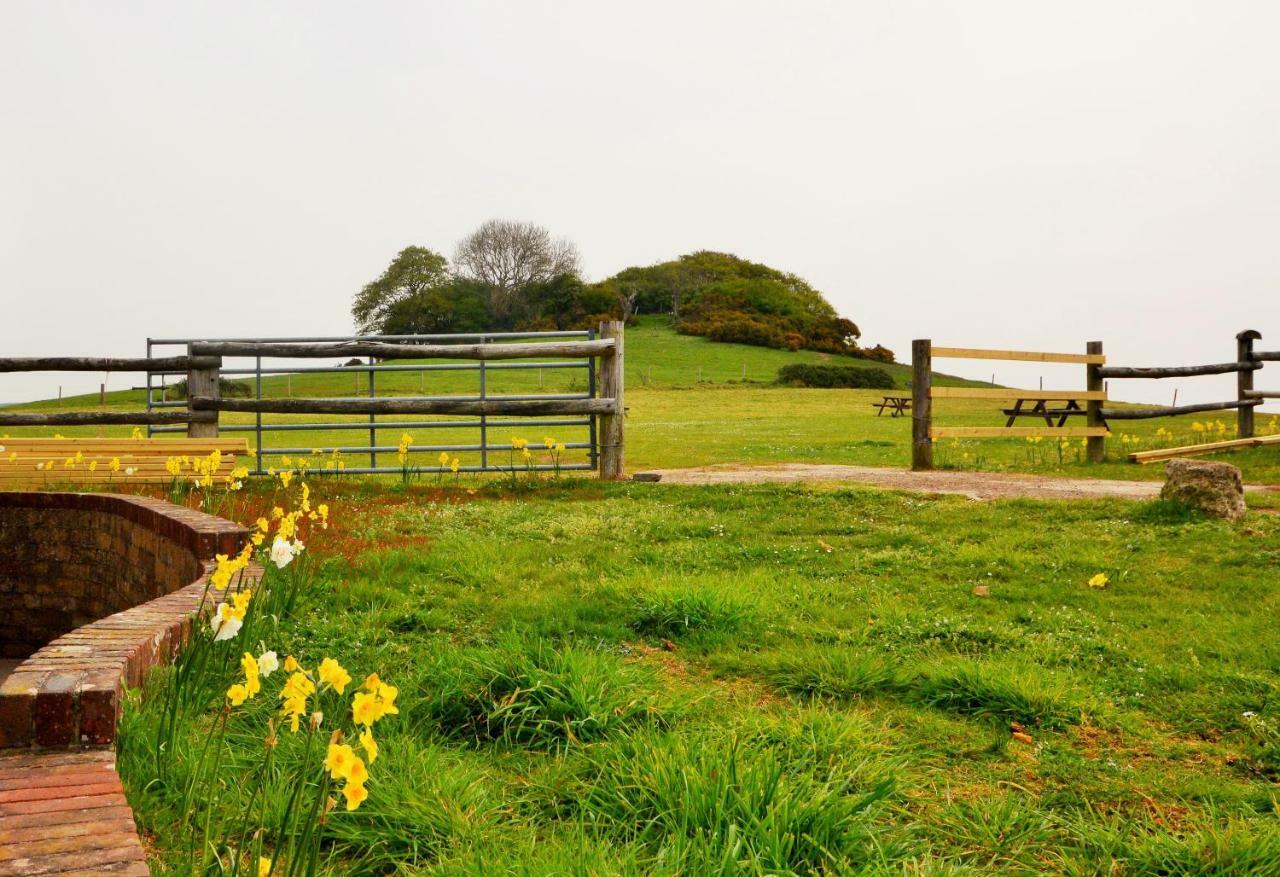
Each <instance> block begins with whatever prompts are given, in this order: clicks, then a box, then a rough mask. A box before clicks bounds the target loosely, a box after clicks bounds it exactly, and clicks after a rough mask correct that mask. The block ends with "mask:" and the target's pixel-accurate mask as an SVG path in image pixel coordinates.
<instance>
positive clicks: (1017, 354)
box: [932, 347, 1107, 365]
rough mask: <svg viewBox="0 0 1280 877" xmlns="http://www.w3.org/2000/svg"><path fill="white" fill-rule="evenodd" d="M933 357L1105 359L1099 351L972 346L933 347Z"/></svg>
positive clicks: (1093, 361) (1087, 362)
mask: <svg viewBox="0 0 1280 877" xmlns="http://www.w3.org/2000/svg"><path fill="white" fill-rule="evenodd" d="M932 353H933V357H934V359H938V358H939V357H946V358H947V359H1009V360H1017V361H1021V362H1072V363H1076V364H1078V365H1090V364H1093V365H1098V364H1101V363H1104V362H1106V361H1107V357H1106V356H1105V355H1104V354H1101V353H1039V352H1037V351H1033V350H979V349H977V348H972V347H934V348H933V350H932Z"/></svg>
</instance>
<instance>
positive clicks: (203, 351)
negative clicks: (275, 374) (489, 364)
mask: <svg viewBox="0 0 1280 877" xmlns="http://www.w3.org/2000/svg"><path fill="white" fill-rule="evenodd" d="M616 346H617V345H616V342H615V341H614V339H612V338H600V339H597V340H595V341H543V342H539V343H531V344H387V343H383V342H380V341H357V342H354V343H348V344H269V343H257V342H253V341H198V342H196V343H194V344H192V345H191V351H192V353H195V354H198V355H202V356H204V355H208V356H275V357H288V358H328V357H343V356H347V357H351V356H372V357H374V358H377V359H478V360H495V359H533V358H537V357H541V356H549V357H570V358H572V357H580V356H607V355H609V354H611V353H613V351H614V349H615V348H616Z"/></svg>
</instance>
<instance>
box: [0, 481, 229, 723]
mask: <svg viewBox="0 0 1280 877" xmlns="http://www.w3.org/2000/svg"><path fill="white" fill-rule="evenodd" d="M247 535H248V534H247V531H246V530H245V529H244V528H243V527H240V526H238V525H236V524H233V523H231V522H230V521H225V520H223V519H221V518H215V517H213V516H212V515H206V514H204V513H202V512H197V511H193V510H191V509H187V508H183V507H180V506H176V505H172V504H171V503H167V502H164V501H161V500H154V499H150V498H147V497H137V496H119V495H113V494H101V493H4V492H0V607H3V611H0V653H2V656H3V657H5V658H18V659H24V660H22V661H21V663H19V664H18V665H17V667H16V668H15V669H13V670H12V672H10V673H9V675H8V677H7V678H6V679H4V681H3V682H2V683H0V746H9V747H12V746H29V745H31V744H33V743H34V744H35V745H38V746H44V747H68V746H77V745H94V744H98V745H101V744H104V743H110V742H112V741H113V740H114V739H115V726H116V721H117V720H118V718H119V711H120V691H121V688H122V686H123V685H125V684H128V685H133V686H136V685H139V684H140V683H141V681H142V677H143V674H144V673H145V670H146V669H147V667H149V666H151V665H152V664H154V663H156V662H157V661H161V660H166V659H168V658H169V657H170V655H171V654H172V653H173V650H174V649H175V648H176V647H177V646H178V644H179V643H180V642H181V641H182V638H183V636H184V635H185V632H186V630H187V627H186V625H189V624H190V618H191V615H192V613H193V612H194V611H195V610H196V609H197V607H198V606H199V603H200V599H201V597H202V596H203V594H204V592H205V581H206V580H205V576H206V575H207V574H208V573H209V572H210V568H211V566H212V560H213V557H214V555H215V554H218V553H222V554H234V553H235V552H236V551H238V550H239V549H240V546H241V545H243V544H244V540H245V538H246V537H247Z"/></svg>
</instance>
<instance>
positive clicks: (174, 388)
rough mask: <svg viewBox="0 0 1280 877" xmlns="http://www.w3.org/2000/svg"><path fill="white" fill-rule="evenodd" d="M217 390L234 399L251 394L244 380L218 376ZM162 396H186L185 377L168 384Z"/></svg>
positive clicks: (174, 397)
mask: <svg viewBox="0 0 1280 877" xmlns="http://www.w3.org/2000/svg"><path fill="white" fill-rule="evenodd" d="M218 392H219V394H220V395H221V396H222V398H224V399H235V398H237V397H239V398H242V399H247V398H248V397H249V396H252V395H253V392H252V391H251V390H250V389H249V385H248V384H247V383H246V382H244V381H233V380H231V379H230V378H218ZM164 397H165V398H166V399H185V398H187V379H186V378H183V379H182V380H180V381H178V382H177V383H176V384H170V385H169V386H168V387H166V388H165V391H164Z"/></svg>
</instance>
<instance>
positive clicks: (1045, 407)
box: [1003, 396, 1087, 427]
mask: <svg viewBox="0 0 1280 877" xmlns="http://www.w3.org/2000/svg"><path fill="white" fill-rule="evenodd" d="M1050 402H1055V403H1061V405H1062V407H1060V408H1050V407H1049V403H1050ZM1028 403H1034V404H1032V405H1031V407H1030V408H1025V407H1023V406H1025V405H1027V404H1028ZM1003 413H1004V414H1005V415H1006V416H1007V417H1008V418H1009V419H1008V420H1007V421H1005V424H1004V425H1005V426H1006V427H1008V426H1013V425H1014V423H1016V422H1017V420H1018V418H1019V417H1038V418H1044V422H1045V425H1046V426H1054V425H1055V424H1054V422H1053V421H1054V419H1055V418H1056V419H1057V421H1058V422H1057V424H1056V425H1057V426H1066V425H1067V418H1070V417H1084V416H1085V414H1086V413H1087V412H1086V411H1085V410H1084V408H1083V407H1081V405H1080V403H1079V402H1078V401H1077V400H1075V399H1042V398H1040V397H1038V396H1020V397H1018V398H1017V399H1016V400H1015V401H1014V403H1013V407H1012V408H1005V409H1003Z"/></svg>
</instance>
